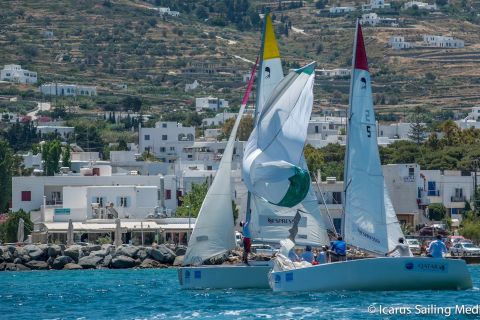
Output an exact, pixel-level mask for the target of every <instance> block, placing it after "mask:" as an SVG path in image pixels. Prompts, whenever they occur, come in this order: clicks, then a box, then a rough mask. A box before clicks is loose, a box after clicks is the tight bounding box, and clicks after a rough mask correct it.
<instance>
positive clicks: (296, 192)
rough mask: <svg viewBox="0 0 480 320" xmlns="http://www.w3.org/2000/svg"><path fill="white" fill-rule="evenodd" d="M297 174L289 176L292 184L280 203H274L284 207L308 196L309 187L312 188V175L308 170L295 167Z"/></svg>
mask: <svg viewBox="0 0 480 320" xmlns="http://www.w3.org/2000/svg"><path fill="white" fill-rule="evenodd" d="M294 170H295V174H294V175H293V176H291V177H290V178H288V180H290V186H289V187H288V191H287V193H286V194H285V196H284V197H283V198H282V200H280V202H279V203H274V204H276V205H278V206H282V207H289V208H291V207H293V206H295V205H297V204H299V203H300V202H302V200H303V199H305V197H306V196H307V193H308V189H309V188H310V175H309V174H308V171H307V170H303V169H300V168H299V167H295V168H294Z"/></svg>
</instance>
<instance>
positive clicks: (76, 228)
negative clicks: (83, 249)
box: [41, 221, 163, 233]
mask: <svg viewBox="0 0 480 320" xmlns="http://www.w3.org/2000/svg"><path fill="white" fill-rule="evenodd" d="M120 226H121V228H122V232H123V233H125V232H130V231H141V230H142V228H143V231H156V230H161V229H163V228H162V226H161V225H160V224H158V223H156V222H155V221H120ZM41 231H46V232H49V233H66V232H67V231H68V222H45V223H42V224H41ZM73 232H85V233H102V232H115V223H98V222H74V223H73Z"/></svg>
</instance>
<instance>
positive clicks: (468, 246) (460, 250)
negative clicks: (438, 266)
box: [450, 242, 480, 256]
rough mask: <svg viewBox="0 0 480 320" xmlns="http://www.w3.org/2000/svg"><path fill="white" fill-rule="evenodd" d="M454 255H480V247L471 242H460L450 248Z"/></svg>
mask: <svg viewBox="0 0 480 320" xmlns="http://www.w3.org/2000/svg"><path fill="white" fill-rule="evenodd" d="M450 254H451V255H452V256H480V248H479V247H476V246H474V245H473V243H470V242H460V243H457V244H455V245H454V246H453V247H451V248H450Z"/></svg>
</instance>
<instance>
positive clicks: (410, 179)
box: [403, 176, 415, 182]
mask: <svg viewBox="0 0 480 320" xmlns="http://www.w3.org/2000/svg"><path fill="white" fill-rule="evenodd" d="M403 182H415V176H405V177H403Z"/></svg>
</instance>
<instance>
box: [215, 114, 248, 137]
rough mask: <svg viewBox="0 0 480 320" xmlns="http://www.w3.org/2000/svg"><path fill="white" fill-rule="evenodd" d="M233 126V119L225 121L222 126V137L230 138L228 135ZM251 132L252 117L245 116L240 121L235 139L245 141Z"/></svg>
mask: <svg viewBox="0 0 480 320" xmlns="http://www.w3.org/2000/svg"><path fill="white" fill-rule="evenodd" d="M234 124H235V118H230V119H227V120H226V121H225V123H224V124H223V126H222V134H223V137H225V138H228V137H230V133H231V132H232V129H233V125H234ZM252 130H253V117H252V116H250V115H246V116H244V117H243V118H242V120H241V121H240V124H239V126H238V131H237V137H238V140H240V141H247V140H248V138H249V137H250V134H251V133H252Z"/></svg>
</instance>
